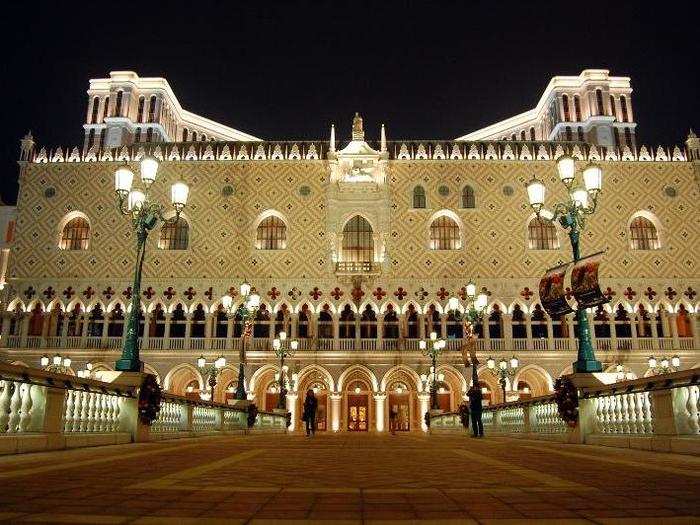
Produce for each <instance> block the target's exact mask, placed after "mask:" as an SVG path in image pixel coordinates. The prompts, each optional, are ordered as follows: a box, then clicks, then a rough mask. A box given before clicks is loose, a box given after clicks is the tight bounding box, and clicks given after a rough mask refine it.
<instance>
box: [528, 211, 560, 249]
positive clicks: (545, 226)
mask: <svg viewBox="0 0 700 525" xmlns="http://www.w3.org/2000/svg"><path fill="white" fill-rule="evenodd" d="M527 240H528V246H529V247H530V249H531V250H557V249H558V248H559V239H558V237H557V229H556V227H555V226H554V224H552V223H551V222H550V221H548V220H545V219H542V218H539V217H533V218H532V219H530V222H529V223H528V225H527Z"/></svg>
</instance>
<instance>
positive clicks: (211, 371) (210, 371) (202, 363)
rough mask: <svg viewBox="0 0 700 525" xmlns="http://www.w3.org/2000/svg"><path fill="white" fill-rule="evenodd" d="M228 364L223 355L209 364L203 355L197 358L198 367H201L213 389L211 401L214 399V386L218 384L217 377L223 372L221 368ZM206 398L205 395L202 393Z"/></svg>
mask: <svg viewBox="0 0 700 525" xmlns="http://www.w3.org/2000/svg"><path fill="white" fill-rule="evenodd" d="M225 366H226V358H225V357H224V356H223V355H222V356H219V357H217V358H216V360H215V361H214V362H213V363H212V364H210V365H209V364H207V360H206V359H205V358H204V356H203V355H200V356H199V357H198V358H197V368H199V371H200V373H201V374H202V376H204V377H206V378H207V384H208V385H209V389H210V390H211V394H209V395H210V397H209V401H214V387H215V386H216V378H217V377H218V376H219V374H220V373H221V370H223V368H224V367H225ZM200 397H202V399H204V397H203V395H200Z"/></svg>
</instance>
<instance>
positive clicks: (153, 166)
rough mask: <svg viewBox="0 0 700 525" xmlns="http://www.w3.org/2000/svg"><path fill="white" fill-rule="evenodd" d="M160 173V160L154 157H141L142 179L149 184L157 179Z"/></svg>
mask: <svg viewBox="0 0 700 525" xmlns="http://www.w3.org/2000/svg"><path fill="white" fill-rule="evenodd" d="M156 175H158V161H157V160H156V159H154V158H153V157H144V158H143V159H141V180H142V181H143V183H144V184H145V185H146V186H148V185H149V184H152V183H153V182H154V181H155V180H156Z"/></svg>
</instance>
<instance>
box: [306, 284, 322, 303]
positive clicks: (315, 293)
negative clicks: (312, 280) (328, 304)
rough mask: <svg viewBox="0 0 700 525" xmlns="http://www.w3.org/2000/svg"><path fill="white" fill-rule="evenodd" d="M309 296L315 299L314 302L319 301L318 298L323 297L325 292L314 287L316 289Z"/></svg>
mask: <svg viewBox="0 0 700 525" xmlns="http://www.w3.org/2000/svg"><path fill="white" fill-rule="evenodd" d="M309 295H310V296H311V297H313V298H314V301H318V298H319V297H321V296H322V295H323V292H322V291H321V290H319V289H318V287H317V286H314V289H313V290H311V291H310V292H309Z"/></svg>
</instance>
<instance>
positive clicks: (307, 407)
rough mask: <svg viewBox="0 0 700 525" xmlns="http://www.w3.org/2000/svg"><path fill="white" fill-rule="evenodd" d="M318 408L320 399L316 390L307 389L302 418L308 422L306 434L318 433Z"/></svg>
mask: <svg viewBox="0 0 700 525" xmlns="http://www.w3.org/2000/svg"><path fill="white" fill-rule="evenodd" d="M317 409H318V400H317V399H316V396H315V395H314V391H313V390H312V389H309V390H307V391H306V399H304V412H303V414H302V416H301V419H302V420H303V421H304V422H305V423H306V435H307V436H313V435H314V434H315V433H316V410H317Z"/></svg>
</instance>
